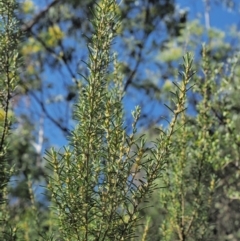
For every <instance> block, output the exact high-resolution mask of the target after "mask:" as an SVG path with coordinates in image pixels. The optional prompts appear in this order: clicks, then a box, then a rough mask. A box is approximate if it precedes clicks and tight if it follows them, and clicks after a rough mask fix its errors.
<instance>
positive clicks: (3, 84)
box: [0, 0, 20, 240]
mask: <svg viewBox="0 0 240 241" xmlns="http://www.w3.org/2000/svg"><path fill="white" fill-rule="evenodd" d="M15 10H16V3H15V1H11V0H10V1H5V0H1V1H0V16H1V18H0V63H1V64H0V88H1V93H0V109H1V111H2V112H4V114H3V118H2V120H1V122H0V205H1V206H0V239H1V240H14V237H15V232H16V227H14V226H12V224H11V223H9V213H8V209H7V202H6V199H7V183H8V181H9V179H10V176H11V175H12V170H11V168H10V166H9V165H8V163H7V154H8V143H7V138H8V136H9V129H10V125H11V121H12V120H11V118H10V108H11V106H10V99H11V95H12V93H13V91H14V90H15V88H16V84H17V83H16V79H17V78H16V76H17V65H18V41H19V36H20V35H19V28H18V24H17V20H16V18H15V17H14V11H15Z"/></svg>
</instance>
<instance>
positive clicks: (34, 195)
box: [9, 0, 240, 241]
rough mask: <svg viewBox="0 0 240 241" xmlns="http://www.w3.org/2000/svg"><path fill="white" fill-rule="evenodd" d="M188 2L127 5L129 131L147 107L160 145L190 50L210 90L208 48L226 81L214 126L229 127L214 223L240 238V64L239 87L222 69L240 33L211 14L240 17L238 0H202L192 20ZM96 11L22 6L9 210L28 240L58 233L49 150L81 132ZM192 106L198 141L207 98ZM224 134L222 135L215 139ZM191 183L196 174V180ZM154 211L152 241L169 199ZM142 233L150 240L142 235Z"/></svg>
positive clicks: (82, 4) (148, 128)
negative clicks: (81, 93) (205, 63)
mask: <svg viewBox="0 0 240 241" xmlns="http://www.w3.org/2000/svg"><path fill="white" fill-rule="evenodd" d="M187 2H189V8H183V9H182V8H181V7H180V5H178V4H177V1H174V0H137V1H136V0H125V1H121V3H120V6H119V12H120V13H121V14H120V15H121V21H122V26H121V28H119V29H118V30H117V31H118V37H117V38H116V40H115V44H114V45H113V50H115V51H116V52H117V53H118V58H119V61H120V62H121V71H122V73H123V75H124V79H123V81H124V83H125V91H126V94H125V97H124V105H125V109H126V126H127V125H128V121H129V118H130V115H129V114H128V113H130V111H129V110H130V109H133V107H134V106H135V105H136V104H138V105H140V106H141V108H142V116H141V121H140V124H139V128H140V129H141V131H142V132H143V133H145V134H147V135H149V137H150V138H151V139H154V138H155V135H156V132H155V131H154V128H155V127H159V126H160V125H161V124H162V125H165V124H164V123H165V122H164V121H163V118H162V116H164V117H166V118H168V112H167V109H166V108H162V106H163V103H166V104H169V103H168V102H169V98H170V97H171V94H170V92H169V91H171V90H172V89H173V88H174V85H173V83H172V81H173V80H176V78H177V76H178V71H179V63H180V62H181V57H182V55H183V54H184V53H186V51H192V52H194V53H195V63H194V68H195V70H196V72H197V75H196V79H195V81H196V82H197V83H199V82H201V81H202V79H203V74H202V69H201V66H202V58H201V54H202V53H201V51H202V47H201V46H202V43H203V42H206V43H207V45H208V52H207V55H208V56H209V59H210V60H209V61H210V62H209V67H211V68H210V69H211V71H212V72H213V74H215V75H217V78H216V79H215V81H216V82H217V83H221V84H219V86H220V87H218V88H217V87H216V91H220V92H221V94H219V95H217V96H218V99H216V100H212V99H211V100H209V101H210V102H211V108H213V110H212V115H213V116H212V118H213V119H214V120H213V124H214V123H215V124H214V125H213V126H216V127H215V128H220V130H218V132H217V133H218V134H217V135H218V138H220V140H219V142H220V143H219V145H220V147H221V148H220V149H221V153H218V156H219V158H220V159H218V162H214V163H213V164H212V165H211V170H212V172H213V173H212V174H215V175H216V176H217V179H216V180H217V181H218V184H217V189H216V190H217V194H216V195H217V198H216V201H215V206H214V207H212V210H211V213H210V215H209V220H210V223H212V225H213V229H212V233H211V235H212V234H213V235H214V240H220V241H221V240H239V238H240V233H239V220H240V214H239V201H240V200H239V198H240V195H239V188H240V187H239V181H238V178H239V151H240V150H239V145H240V144H239V142H240V138H239V135H237V134H236V133H239V131H240V130H239V128H240V126H239V124H238V123H239V110H240V105H239V91H240V90H239V86H240V85H239V74H240V69H239V67H238V66H236V68H235V70H234V71H235V72H234V73H235V74H234V76H230V77H231V78H230V77H229V78H230V79H231V81H228V82H227V83H225V82H224V78H225V77H224V76H229V75H230V73H231V71H230V70H229V69H224V70H222V72H221V71H220V72H214V71H215V68H217V67H216V66H217V64H219V63H230V62H231V59H233V58H234V56H235V55H236V54H237V53H238V51H239V38H240V34H239V26H238V25H237V24H235V25H233V26H229V28H228V29H229V31H228V32H225V31H224V30H223V29H222V28H216V27H212V26H211V21H210V20H211V17H212V16H211V10H212V9H214V8H220V7H221V8H223V9H225V11H226V12H231V13H232V14H239V12H238V11H239V5H238V1H230V0H228V1H227V0H225V1H220V0H219V1H217V0H202V1H201V0H199V1H197V2H199V3H201V4H202V5H203V8H202V9H200V10H198V9H197V10H196V9H195V11H196V12H198V13H199V14H198V15H194V16H195V17H192V16H193V14H192V11H193V8H194V3H193V1H191V0H187ZM194 2H195V1H194ZM94 3H95V1H92V0H84V1H77V0H68V1H65V0H52V1H47V0H46V1H45V0H44V1H42V0H41V1H40V0H39V1H37V0H34V1H33V0H25V1H19V11H18V12H17V18H18V19H19V22H20V26H21V30H22V31H23V33H24V36H23V38H22V40H21V49H20V54H21V59H22V66H21V67H20V75H19V86H18V88H17V90H16V93H15V95H14V96H13V98H12V106H13V109H14V112H15V118H16V124H15V125H14V126H13V134H12V135H11V136H10V143H11V149H10V156H9V162H10V164H11V165H14V166H15V169H16V172H15V175H14V176H13V177H12V178H11V182H10V185H9V193H10V194H9V197H10V203H9V210H10V211H9V212H10V217H11V218H12V220H13V222H15V223H17V224H18V227H19V229H21V230H22V231H20V233H21V235H22V238H23V240H35V238H37V237H38V236H37V235H38V234H39V233H41V234H43V233H45V232H46V231H49V232H52V231H54V228H55V227H54V222H52V221H49V220H50V219H49V215H51V213H50V212H49V210H48V205H49V202H50V199H49V196H48V193H47V192H46V191H45V189H44V187H42V186H44V185H46V175H47V174H49V171H48V169H46V163H45V161H44V158H43V157H44V150H46V149H48V148H49V147H50V146H53V145H55V146H59V147H60V146H62V145H63V144H66V143H67V136H68V135H69V133H70V130H72V129H73V127H74V124H75V123H74V121H73V120H72V119H71V115H72V106H73V104H74V102H75V100H76V97H77V93H78V90H77V86H78V88H81V76H80V75H78V73H81V74H82V75H87V73H88V70H87V68H86V65H85V64H84V63H82V62H81V61H82V60H83V61H86V60H87V58H88V56H87V48H86V42H87V37H90V36H91V31H92V27H91V25H90V22H89V19H90V18H92V12H91V10H90V9H91V8H92V7H93V4H94ZM238 20H239V19H238ZM238 24H239V22H238ZM209 77H210V78H212V76H210V75H209ZM223 77H224V78H223ZM76 83H78V84H77V85H76ZM79 83H80V84H79ZM224 83H225V85H224ZM211 93H212V94H214V93H213V92H211ZM226 93H227V94H226ZM222 96H224V97H223V98H221V97H222ZM188 98H189V100H188V102H189V103H188V104H189V110H188V116H187V117H186V118H188V119H189V123H191V125H190V126H189V130H188V131H189V132H190V133H192V132H196V133H197V130H198V129H197V128H200V126H199V125H197V123H196V119H195V117H196V116H197V115H198V113H199V107H198V103H199V100H200V99H201V94H199V93H198V91H197V90H196V89H195V92H191V94H189V96H188ZM224 113H227V115H228V116H227V117H226V119H227V120H229V121H228V123H225V119H224V117H223V116H222V114H223V115H224ZM199 123H201V121H200V122H199ZM194 126H196V129H194ZM229 128H230V129H229ZM229 130H231V132H229ZM215 131H216V130H215V129H214V128H213V130H212V132H213V135H214V132H215ZM226 133H228V134H226ZM178 138H180V136H178V135H176V142H179V140H178ZM192 138H194V137H192ZM179 148H180V147H179ZM186 150H188V148H187V147H186ZM191 150H192V149H191ZM218 150H219V149H218ZM174 158H176V157H173V159H174ZM189 168H190V169H191V168H193V167H189ZM187 174H188V173H186V175H187ZM191 175H192V174H191V173H190V172H189V182H191V180H190V179H191ZM160 185H161V183H160ZM203 186H204V185H203ZM31 190H32V192H31ZM160 192H161V189H160ZM151 205H153V206H154V207H152V208H150V209H147V210H145V211H143V212H142V214H143V215H144V217H145V218H146V220H147V218H150V219H148V220H150V221H149V230H148V234H149V236H148V237H149V238H148V239H149V240H150V239H151V240H160V239H161V238H162V236H161V232H160V226H161V224H162V222H163V220H164V218H165V215H166V209H164V207H163V206H162V205H161V195H160V193H154V195H153V198H152V200H151ZM36 214H37V218H36ZM32 220H36V221H34V222H33V221H32ZM144 220H145V219H144ZM156 230H158V231H156ZM137 232H138V233H137V234H142V233H143V232H144V231H143V228H141V227H140V228H139V230H138V231H137ZM175 238H176V237H175ZM43 239H44V238H43ZM148 239H147V240H148ZM139 240H140V239H139ZM172 240H173V239H172ZM189 240H197V239H194V238H193V239H189ZM199 240H200V239H199ZM202 240H207V239H202Z"/></svg>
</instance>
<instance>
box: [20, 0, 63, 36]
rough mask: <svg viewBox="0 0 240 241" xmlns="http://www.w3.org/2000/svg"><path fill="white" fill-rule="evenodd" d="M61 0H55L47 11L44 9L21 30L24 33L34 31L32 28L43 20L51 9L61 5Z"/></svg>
mask: <svg viewBox="0 0 240 241" xmlns="http://www.w3.org/2000/svg"><path fill="white" fill-rule="evenodd" d="M60 1H61V0H54V1H53V2H52V3H50V4H49V5H48V6H47V7H46V8H45V9H43V10H42V11H41V12H39V13H38V14H37V15H36V16H35V17H34V18H33V19H32V20H30V21H29V22H27V23H24V24H23V26H22V27H21V30H22V31H24V32H28V31H30V30H31V29H32V27H33V26H34V25H35V24H36V23H37V22H38V21H39V20H40V19H41V18H43V17H44V16H45V15H46V14H47V12H48V11H49V10H50V8H51V7H53V6H54V5H56V4H57V3H59V2H60Z"/></svg>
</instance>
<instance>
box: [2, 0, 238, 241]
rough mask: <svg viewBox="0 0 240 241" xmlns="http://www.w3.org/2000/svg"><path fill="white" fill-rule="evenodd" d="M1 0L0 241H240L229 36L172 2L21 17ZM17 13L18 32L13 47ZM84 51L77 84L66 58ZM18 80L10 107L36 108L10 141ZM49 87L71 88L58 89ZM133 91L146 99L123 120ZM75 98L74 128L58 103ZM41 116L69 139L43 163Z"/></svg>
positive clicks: (62, 9) (60, 7)
mask: <svg viewBox="0 0 240 241" xmlns="http://www.w3.org/2000/svg"><path fill="white" fill-rule="evenodd" d="M232 2H233V1H224V4H230V3H232ZM0 3H1V4H2V5H1V6H0V11H1V20H0V23H1V28H0V29H1V35H0V43H1V44H0V53H1V55H0V56H3V57H2V58H1V64H2V65H1V67H0V75H1V83H0V85H1V86H0V87H1V93H0V100H1V106H0V119H1V120H0V125H1V136H2V142H1V143H2V145H1V146H0V147H1V149H0V154H1V156H0V158H1V159H0V161H1V163H0V178H1V179H0V184H1V202H2V203H1V204H2V205H1V209H0V212H1V216H0V219H1V222H2V223H3V224H4V225H2V226H1V228H0V231H1V236H0V238H1V240H188V241H190V240H209V239H214V240H220V241H222V240H239V238H240V233H239V222H238V220H239V218H240V215H239V212H237V211H238V207H239V196H240V194H239V192H238V190H239V185H238V183H239V182H238V179H239V168H238V167H239V141H240V137H239V134H238V133H239V131H240V130H239V128H240V126H239V104H238V102H239V101H238V99H239V68H238V65H237V63H238V56H235V52H236V49H235V48H234V47H235V46H232V45H230V44H229V43H227V42H226V41H225V40H226V39H225V38H226V36H227V35H226V34H225V33H224V32H222V31H219V30H218V29H213V28H208V29H205V28H204V27H203V26H202V25H201V24H200V21H197V20H193V21H188V20H187V11H186V10H183V11H182V10H181V11H178V9H177V8H176V7H175V5H174V1H155V0H154V1H147V0H146V1H145V0H141V1H137V2H136V1H124V2H121V4H120V5H118V4H116V3H115V2H114V1H113V0H111V1H107V0H101V1H99V2H98V3H97V4H95V2H94V1H91V0H88V1H81V2H79V1H76V0H72V1H67V2H64V3H63V2H62V3H61V4H59V1H55V0H53V1H52V2H51V3H50V4H49V5H48V6H47V7H46V8H44V9H43V10H41V9H40V10H39V9H38V7H36V5H35V2H33V1H25V2H24V3H23V4H21V5H20V6H19V10H20V12H18V13H16V12H14V11H15V10H14V9H16V5H15V3H14V2H13V1H9V0H8V1H1V0H0ZM93 6H94V8H93ZM93 9H94V10H93ZM206 14H207V13H206ZM14 16H18V18H19V20H20V22H21V24H22V26H21V30H22V31H25V33H26V36H25V38H24V39H23V41H24V42H23V44H22V46H21V49H20V50H19V49H18V41H19V32H18V31H19V30H18V26H17V22H16V20H15V17H14ZM29 19H30V21H29ZM89 19H92V20H91V22H89ZM121 23H122V24H121ZM157 23H160V25H161V27H160V28H159V26H160V25H158V24H157ZM163 29H164V30H163ZM163 31H164V33H163ZM82 33H84V34H85V39H84V38H81V36H80V35H82ZM159 33H161V36H159ZM231 34H233V36H234V38H235V40H237V41H238V40H239V33H238V32H237V31H236V29H234V28H232V30H231ZM164 35H166V39H162V37H163V36H164ZM203 35H204V36H205V35H206V36H207V37H208V42H209V43H208V44H207V48H205V47H204V48H203V49H201V53H202V56H201V57H200V56H199V55H198V54H196V57H195V60H193V58H192V56H191V55H190V54H187V55H185V57H184V64H183V66H182V69H181V71H182V72H181V78H182V79H181V81H179V80H178V77H177V76H178V71H179V68H178V67H176V66H177V65H176V64H177V63H178V62H179V61H180V58H181V56H182V55H184V53H185V52H186V50H189V49H190V50H191V51H192V52H197V51H200V47H199V46H200V44H201V42H202V38H203ZM89 36H92V37H91V38H90V37H89ZM206 36H205V37H206ZM227 37H228V36H227ZM114 40H116V42H117V47H115V46H116V45H113V44H112V43H113V41H114ZM76 41H77V46H80V47H76V46H74V44H75V43H76ZM73 43H74V44H73ZM85 46H87V47H85ZM115 49H117V50H118V52H119V54H118V56H117V55H115V54H114V52H116V51H115ZM80 50H81V51H80ZM18 52H20V54H21V55H22V57H23V59H24V61H23V63H22V67H21V68H22V69H23V70H24V71H21V74H17V64H18V62H19V60H18V54H17V53H18ZM79 53H81V54H82V55H81V56H80V55H79ZM126 53H127V54H126ZM83 56H84V57H83ZM85 56H88V58H89V60H88V61H87V63H86V64H85V66H86V68H85V67H82V66H80V69H79V72H80V73H81V78H79V77H78V76H77V75H75V71H73V70H72V66H73V64H75V62H77V61H78V60H79V59H86V57H85ZM76 59H77V60H76ZM118 59H121V62H119V61H118ZM223 63H225V64H223ZM153 66H154V68H152V67H153ZM156 66H157V68H155V67H156ZM146 69H147V70H146ZM152 69H158V70H156V71H153V70H152ZM193 69H194V70H196V75H193ZM46 70H47V71H48V72H51V73H52V72H54V71H56V72H57V73H61V74H60V78H59V79H58V81H55V80H48V79H47V78H48V75H47V77H46V76H45V74H46ZM49 70H50V71H49ZM158 71H159V72H158ZM66 72H68V75H66ZM69 76H70V77H71V78H70V77H69ZM61 78H62V80H63V82H61V80H60V79H61ZM18 79H20V82H19V86H18V89H17V91H16V94H17V95H16V98H15V99H14V100H15V102H13V103H15V104H16V102H19V103H21V104H22V103H27V105H29V106H31V105H34V103H37V104H38V107H40V108H36V109H34V110H33V113H34V115H31V116H30V118H31V119H30V120H31V121H29V120H28V116H27V115H26V113H27V111H26V109H25V108H24V107H23V108H22V107H21V110H20V112H21V113H20V114H22V115H21V116H20V115H18V114H17V119H18V123H17V124H16V125H13V126H12V127H13V128H14V133H13V134H12V135H11V136H9V130H10V126H11V120H10V119H11V118H10V116H11V115H12V114H11V112H10V111H9V109H10V107H11V105H10V98H11V97H12V96H13V92H14V91H15V90H16V84H17V81H18ZM71 79H72V81H71ZM173 79H175V80H174V81H173ZM57 82H58V84H59V83H64V85H62V86H61V89H64V91H65V92H64V93H63V94H61V95H57V96H56V90H55V89H54V88H55V87H56V86H58V85H57ZM123 83H124V84H123ZM59 86H60V85H59ZM59 86H58V87H59ZM63 86H64V88H63ZM58 87H57V88H58ZM129 89H130V91H129ZM133 89H134V91H135V92H133V94H134V96H138V93H140V94H141V98H142V92H140V90H144V91H145V92H146V95H144V96H143V98H142V100H141V101H142V102H143V103H142V104H141V112H142V114H141V113H140V107H136V110H135V111H134V112H132V116H133V123H132V124H129V122H128V120H126V119H127V118H128V111H126V112H124V107H123V103H124V101H123V100H124V98H126V97H124V95H123V93H124V92H125V93H124V94H126V96H127V97H128V98H129V94H131V93H132V92H131V91H132V90H133ZM137 91H139V92H137ZM75 97H77V103H76V104H75V105H74V114H73V115H74V119H75V121H76V123H77V125H76V127H75V129H74V131H72V132H71V133H70V132H69V131H68V124H69V119H70V118H69V115H68V114H67V115H63V111H62V109H61V111H56V112H54V111H55V110H56V109H54V108H55V107H56V106H57V104H60V105H65V107H66V109H67V110H68V108H69V107H70V106H71V104H72V103H73V102H74V101H75ZM172 97H173V99H172ZM147 98H149V99H147ZM148 100H150V101H153V102H155V103H156V101H159V100H161V101H162V102H163V103H165V104H166V108H165V111H166V110H168V111H169V112H168V113H170V114H168V113H167V112H166V113H164V114H166V119H167V121H168V122H169V125H168V126H166V125H165V126H164V127H163V126H160V124H159V121H158V120H159V118H160V117H159V116H160V115H161V113H160V112H157V111H153V112H152V113H151V112H147V111H146V110H149V109H151V108H150V107H151V103H150V101H148ZM74 103H75V102H74ZM146 103H147V104H146ZM157 104H158V105H159V103H157ZM29 109H30V110H31V109H32V106H31V107H30V108H29ZM39 109H40V110H39ZM18 111H19V109H18V110H17V112H18ZM36 112H38V113H36ZM66 112H71V111H69V110H68V111H66ZM31 114H32V113H31ZM36 115H38V117H39V116H41V118H38V117H37V118H35V116H36ZM58 115H59V116H58ZM154 115H155V116H154ZM170 115H171V117H172V119H171V118H170V117H169V116H170ZM44 118H47V119H48V120H49V121H50V123H53V124H54V125H56V126H57V127H58V128H59V129H61V130H62V131H63V132H64V133H65V134H66V133H68V134H69V133H70V135H68V136H69V146H67V147H64V148H62V149H61V150H60V151H56V148H52V149H51V150H50V151H48V152H47V156H46V159H47V160H48V163H49V166H50V168H49V169H47V168H46V166H45V162H44V161H43V158H42V156H43V155H42V152H43V150H44V149H45V146H46V145H47V142H46V139H45V136H44V134H45V135H46V133H43V132H44V125H48V124H49V122H47V123H44V121H43V119H44ZM144 118H145V119H144ZM36 119H37V120H38V119H39V120H40V121H39V123H40V126H38V130H37V131H36V130H34V125H35V123H34V121H35V120H36ZM65 119H67V122H66V121H65ZM169 119H170V120H169ZM43 123H44V124H43ZM130 126H131V127H132V129H131V128H129V127H130ZM140 126H141V127H142V126H143V128H140ZM144 127H145V128H146V129H144ZM49 129H51V128H49ZM137 129H138V130H137ZM47 134H48V133H47ZM49 136H50V134H49ZM8 143H9V144H8ZM9 166H11V167H12V166H15V168H16V171H15V172H14V175H13V173H12V171H11V170H10V167H9ZM46 176H49V183H46V178H45V177H46ZM10 177H11V181H10V185H9V188H8V189H7V182H8V181H9V180H10ZM12 180H14V182H13V181H12ZM15 180H16V181H15ZM39 184H40V185H44V186H48V189H47V190H46V191H45V190H43V191H42V190H41V191H39V190H36V186H39ZM157 187H161V188H160V190H159V191H158V189H157ZM39 192H44V198H40V196H43V195H41V194H40V193H39ZM7 197H8V198H9V202H5V199H6V198H7ZM146 203H147V204H146ZM148 206H153V207H151V208H146V207H148Z"/></svg>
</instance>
